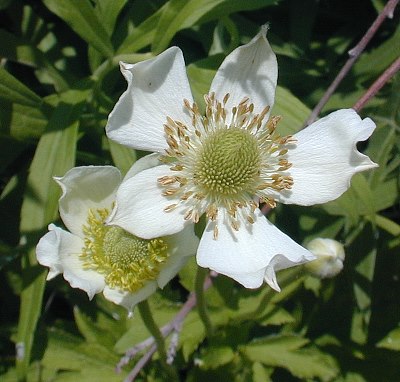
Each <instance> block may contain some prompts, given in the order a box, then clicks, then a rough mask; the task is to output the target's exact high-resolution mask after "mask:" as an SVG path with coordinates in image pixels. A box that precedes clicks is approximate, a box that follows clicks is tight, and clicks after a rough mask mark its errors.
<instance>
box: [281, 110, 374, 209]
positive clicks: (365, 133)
mask: <svg viewBox="0 0 400 382" xmlns="http://www.w3.org/2000/svg"><path fill="white" fill-rule="evenodd" d="M375 127H376V126H375V123H374V122H373V121H372V120H371V119H369V118H365V119H364V120H361V118H360V117H359V115H358V114H357V113H356V112H355V111H354V110H352V109H343V110H338V111H335V112H333V113H331V114H329V115H328V116H326V117H324V118H322V119H320V120H319V121H317V122H315V123H313V124H312V125H310V126H308V127H307V128H306V129H304V130H302V131H300V132H298V133H297V134H295V135H294V138H295V140H296V143H295V147H293V148H292V149H290V150H289V151H288V160H289V162H290V163H292V167H291V168H290V169H289V173H290V176H291V177H292V178H293V182H294V184H293V186H292V188H291V189H290V190H287V191H284V192H282V193H279V194H277V195H276V196H275V197H276V199H277V200H278V201H280V202H283V203H287V204H299V205H305V206H309V205H313V204H318V203H325V202H328V201H330V200H334V199H336V198H338V197H339V196H340V195H341V194H343V192H345V191H346V190H347V189H348V188H349V186H350V179H351V177H352V176H353V175H354V174H355V173H357V172H360V171H364V170H368V169H370V168H374V167H377V164H376V163H374V162H372V161H371V160H370V159H369V158H368V157H367V156H366V155H364V154H361V153H360V152H359V151H358V150H357V147H356V144H357V142H359V141H364V140H366V139H367V138H368V137H369V136H370V135H371V134H372V132H373V131H374V129H375Z"/></svg>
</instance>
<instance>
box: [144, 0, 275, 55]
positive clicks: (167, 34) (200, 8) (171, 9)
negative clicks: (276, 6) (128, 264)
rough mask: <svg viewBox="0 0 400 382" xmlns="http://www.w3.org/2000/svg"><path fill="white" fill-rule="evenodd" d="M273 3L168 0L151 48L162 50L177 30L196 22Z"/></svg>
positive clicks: (259, 0) (257, 1)
mask: <svg viewBox="0 0 400 382" xmlns="http://www.w3.org/2000/svg"><path fill="white" fill-rule="evenodd" d="M273 3H274V1H271V0H247V1H242V0H170V1H169V2H168V3H167V4H166V7H165V8H164V9H163V13H162V16H161V18H160V21H159V23H158V25H157V32H156V35H155V36H154V39H153V45H152V49H151V50H152V52H154V53H156V54H157V53H160V52H162V51H163V50H165V49H166V48H167V47H168V45H169V43H170V42H171V40H172V38H173V37H174V36H175V34H176V33H177V32H178V31H180V30H182V29H185V28H189V27H191V26H193V25H195V24H197V23H200V22H205V21H210V20H215V19H218V18H220V17H222V16H227V15H229V14H230V13H233V12H238V11H243V10H251V9H258V8H262V7H265V6H267V5H270V4H273Z"/></svg>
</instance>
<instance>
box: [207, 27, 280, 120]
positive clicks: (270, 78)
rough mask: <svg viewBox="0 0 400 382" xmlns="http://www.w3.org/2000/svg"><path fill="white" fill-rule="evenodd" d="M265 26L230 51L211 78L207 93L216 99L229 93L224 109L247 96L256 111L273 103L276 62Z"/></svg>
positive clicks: (220, 98)
mask: <svg viewBox="0 0 400 382" xmlns="http://www.w3.org/2000/svg"><path fill="white" fill-rule="evenodd" d="M267 29H268V28H267V26H263V27H262V28H261V31H260V32H259V33H258V34H257V35H256V36H255V37H254V38H253V39H252V40H251V41H250V42H249V43H248V44H246V45H243V46H240V47H239V48H236V49H235V50H234V51H233V52H232V53H231V54H229V55H228V56H227V57H226V58H225V60H224V61H223V63H222V64H221V66H220V67H219V69H218V71H217V73H216V75H215V77H214V80H213V82H212V84H211V89H210V92H215V94H216V96H217V99H219V100H222V99H223V98H224V96H225V94H227V93H229V94H230V98H229V100H228V102H227V104H226V109H227V110H231V109H232V107H233V106H236V105H238V104H239V103H240V102H241V101H242V100H243V98H244V97H249V98H250V102H252V103H253V104H254V112H255V113H260V112H261V111H262V110H263V109H264V108H265V107H266V106H270V107H271V108H272V105H273V104H274V99H275V88H276V81H277V78H278V64H277V62H276V56H275V53H274V52H273V51H272V49H271V46H270V45H269V43H268V41H267V38H266V34H267Z"/></svg>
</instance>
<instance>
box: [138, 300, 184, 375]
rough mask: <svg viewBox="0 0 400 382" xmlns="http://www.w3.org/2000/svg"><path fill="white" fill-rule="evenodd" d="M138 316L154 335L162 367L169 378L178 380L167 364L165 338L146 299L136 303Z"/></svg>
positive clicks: (173, 370)
mask: <svg viewBox="0 0 400 382" xmlns="http://www.w3.org/2000/svg"><path fill="white" fill-rule="evenodd" d="M138 308H139V312H140V316H141V317H142V320H143V322H144V324H145V325H146V328H147V329H148V330H149V332H150V333H151V335H152V336H153V337H154V340H155V342H156V344H157V351H158V354H159V355H160V360H161V364H162V365H163V368H164V369H165V371H166V372H167V373H168V375H169V377H170V378H171V380H176V381H178V376H177V374H176V371H175V369H173V368H172V367H171V366H170V365H168V364H167V352H166V350H165V339H164V336H163V335H162V333H161V331H160V328H159V327H158V325H157V323H156V322H155V321H154V318H153V315H152V313H151V310H150V306H149V303H148V302H147V300H144V301H142V302H140V303H139V304H138Z"/></svg>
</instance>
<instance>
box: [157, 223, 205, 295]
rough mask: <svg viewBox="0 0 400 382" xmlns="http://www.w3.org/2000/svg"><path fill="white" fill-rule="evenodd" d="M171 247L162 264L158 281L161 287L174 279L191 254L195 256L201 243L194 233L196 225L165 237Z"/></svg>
mask: <svg viewBox="0 0 400 382" xmlns="http://www.w3.org/2000/svg"><path fill="white" fill-rule="evenodd" d="M164 239H165V240H166V242H167V243H168V247H169V248H170V257H169V258H168V260H167V261H166V262H165V264H164V265H163V266H162V268H161V271H160V274H159V275H158V278H157V283H158V286H159V287H160V288H164V286H165V285H166V284H167V283H168V282H169V281H170V280H171V279H173V278H174V277H175V276H176V274H177V273H178V272H179V271H180V270H181V268H182V267H183V266H184V265H185V263H186V262H187V260H188V258H189V256H194V255H195V254H196V251H197V247H198V245H199V239H198V237H197V236H196V235H195V233H194V225H193V224H191V225H189V226H187V227H185V228H184V229H183V230H182V231H181V232H178V233H177V234H175V235H171V236H167V237H165V238H164Z"/></svg>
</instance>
